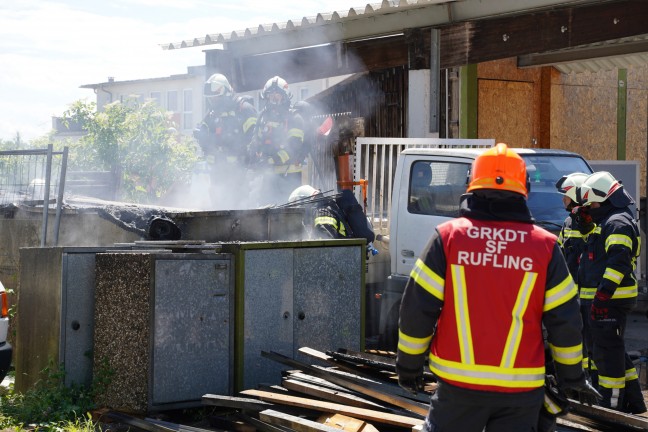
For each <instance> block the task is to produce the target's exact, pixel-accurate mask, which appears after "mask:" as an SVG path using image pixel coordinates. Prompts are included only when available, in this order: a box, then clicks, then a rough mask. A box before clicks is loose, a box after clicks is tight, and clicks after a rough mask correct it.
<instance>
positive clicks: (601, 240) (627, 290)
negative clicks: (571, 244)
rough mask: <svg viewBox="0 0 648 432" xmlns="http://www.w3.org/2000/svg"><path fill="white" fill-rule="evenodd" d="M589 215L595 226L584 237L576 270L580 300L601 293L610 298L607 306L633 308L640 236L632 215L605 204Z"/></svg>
mask: <svg viewBox="0 0 648 432" xmlns="http://www.w3.org/2000/svg"><path fill="white" fill-rule="evenodd" d="M590 213H591V214H592V219H593V220H594V222H595V223H596V225H597V226H596V228H595V229H594V231H593V232H592V233H591V234H589V235H588V236H587V238H586V249H585V251H584V253H583V256H582V258H581V261H580V266H579V269H578V280H579V287H580V296H581V299H584V300H591V299H593V298H594V296H595V295H596V291H597V290H601V291H603V292H605V293H607V294H609V295H610V296H611V299H610V301H611V305H614V306H634V305H635V304H636V302H637V289H638V287H637V279H636V277H635V274H634V270H635V267H636V264H637V257H638V256H639V250H640V234H639V228H638V227H637V224H636V222H635V221H634V219H633V217H632V213H631V211H630V209H629V208H628V207H624V208H616V207H614V206H612V205H610V204H609V203H607V202H606V203H603V205H602V206H601V207H600V208H599V209H592V210H591V211H590Z"/></svg>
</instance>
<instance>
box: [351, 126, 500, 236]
mask: <svg viewBox="0 0 648 432" xmlns="http://www.w3.org/2000/svg"><path fill="white" fill-rule="evenodd" d="M493 145H495V140H494V139H445V138H367V137H358V138H356V144H355V161H354V166H353V180H354V182H358V181H360V179H366V180H367V181H368V184H367V205H366V209H365V210H366V214H367V217H369V219H370V220H371V222H372V223H373V228H374V231H375V232H376V234H382V235H388V234H389V215H390V212H391V206H392V190H393V187H394V174H395V172H396V162H397V161H398V158H399V156H400V153H401V152H402V151H403V150H405V149H407V148H489V147H492V146H493ZM354 193H355V194H356V197H357V198H358V201H359V202H362V200H363V197H362V190H361V188H360V187H357V186H356V187H354Z"/></svg>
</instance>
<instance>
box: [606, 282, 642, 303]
mask: <svg viewBox="0 0 648 432" xmlns="http://www.w3.org/2000/svg"><path fill="white" fill-rule="evenodd" d="M638 292H639V289H638V286H637V285H632V286H628V287H617V289H616V290H614V295H613V296H612V300H614V299H621V298H632V297H637V294H638Z"/></svg>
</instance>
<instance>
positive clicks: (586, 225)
mask: <svg viewBox="0 0 648 432" xmlns="http://www.w3.org/2000/svg"><path fill="white" fill-rule="evenodd" d="M569 215H570V216H571V218H572V221H573V225H574V228H576V229H577V230H578V231H579V232H580V233H581V234H582V235H588V234H589V233H591V232H592V231H594V228H596V224H595V223H594V221H593V220H592V215H591V214H590V211H589V207H587V206H578V207H574V208H573V209H572V210H571V212H570V213H569Z"/></svg>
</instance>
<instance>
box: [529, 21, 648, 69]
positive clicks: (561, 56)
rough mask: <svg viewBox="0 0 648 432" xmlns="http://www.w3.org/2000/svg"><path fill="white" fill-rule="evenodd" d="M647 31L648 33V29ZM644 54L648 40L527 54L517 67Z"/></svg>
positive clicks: (646, 50)
mask: <svg viewBox="0 0 648 432" xmlns="http://www.w3.org/2000/svg"><path fill="white" fill-rule="evenodd" d="M646 30H647V31H648V29H646ZM642 52H648V40H645V41H636V42H627V43H615V44H609V45H604V46H597V47H588V48H580V49H568V50H563V51H559V52H550V53H541V54H527V55H523V56H519V57H518V59H517V66H518V67H519V68H526V67H538V66H550V65H555V64H560V63H570V62H574V61H581V60H591V59H596V58H603V57H614V56H622V55H628V54H637V53H642Z"/></svg>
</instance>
